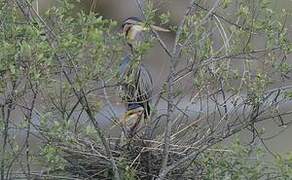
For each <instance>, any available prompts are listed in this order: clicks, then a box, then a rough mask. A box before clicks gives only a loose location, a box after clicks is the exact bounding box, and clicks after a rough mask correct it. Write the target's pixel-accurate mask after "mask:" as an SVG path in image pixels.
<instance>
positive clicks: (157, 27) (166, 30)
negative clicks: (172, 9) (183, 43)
mask: <svg viewBox="0 0 292 180" xmlns="http://www.w3.org/2000/svg"><path fill="white" fill-rule="evenodd" d="M150 26H151V28H152V29H154V30H155V31H161V32H170V30H169V29H165V28H162V27H159V26H155V25H150Z"/></svg>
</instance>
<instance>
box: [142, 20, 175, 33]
mask: <svg viewBox="0 0 292 180" xmlns="http://www.w3.org/2000/svg"><path fill="white" fill-rule="evenodd" d="M138 25H139V26H141V29H142V30H143V31H147V30H149V28H147V27H145V24H144V23H143V22H140V23H139V24H138ZM150 27H151V28H152V29H153V30H155V31H160V32H170V30H169V29H165V28H162V27H159V26H156V25H150Z"/></svg>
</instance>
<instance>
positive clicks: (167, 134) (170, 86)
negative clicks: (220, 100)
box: [158, 0, 220, 179]
mask: <svg viewBox="0 0 292 180" xmlns="http://www.w3.org/2000/svg"><path fill="white" fill-rule="evenodd" d="M219 2H220V0H217V1H216V2H215V3H214V5H213V7H212V8H211V10H210V11H209V12H208V13H207V15H206V16H205V17H204V18H203V20H202V21H205V20H207V18H209V15H210V14H211V13H213V11H214V10H215V9H216V8H217V6H218V4H219ZM194 3H195V0H192V1H191V2H190V6H189V7H188V8H187V10H186V12H185V15H184V17H183V19H182V21H181V22H180V25H179V27H178V30H177V32H176V37H175V42H174V47H173V51H172V58H171V61H170V63H171V64H170V74H169V79H168V82H167V84H168V108H167V111H168V112H167V115H168V116H167V121H166V129H165V138H164V141H165V144H164V152H163V156H164V157H163V160H162V166H161V169H160V172H159V178H158V179H164V178H165V176H166V175H167V173H168V172H169V170H168V169H169V168H168V166H167V162H168V155H169V144H170V139H171V128H172V123H171V118H172V117H171V115H172V114H173V84H174V82H175V73H176V72H175V65H176V61H177V57H178V55H179V53H178V52H177V49H178V43H179V40H180V35H181V33H182V30H183V27H184V24H185V21H186V18H187V17H188V16H189V14H190V13H191V12H192V9H193V8H194V6H193V4H194Z"/></svg>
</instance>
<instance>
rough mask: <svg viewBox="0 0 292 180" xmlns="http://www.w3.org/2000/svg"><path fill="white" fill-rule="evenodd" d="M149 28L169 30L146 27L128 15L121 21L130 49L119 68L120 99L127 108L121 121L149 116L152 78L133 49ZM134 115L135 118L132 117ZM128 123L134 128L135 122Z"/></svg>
mask: <svg viewBox="0 0 292 180" xmlns="http://www.w3.org/2000/svg"><path fill="white" fill-rule="evenodd" d="M150 29H152V30H155V31H162V32H169V30H168V29H164V28H162V27H159V26H156V25H149V26H148V27H147V26H146V25H145V23H144V22H143V21H142V20H141V19H139V18H138V17H129V18H127V19H125V20H124V21H123V23H122V31H123V35H124V37H125V39H126V42H127V45H128V46H129V47H130V49H131V52H130V53H128V54H126V56H124V57H123V59H122V62H121V64H120V68H119V72H120V79H121V81H122V83H121V90H122V99H123V100H124V102H125V104H126V108H127V112H126V113H125V116H124V118H123V119H124V120H123V121H127V119H128V120H129V119H136V121H138V120H139V119H141V118H140V116H143V118H145V119H148V118H149V116H150V111H151V108H150V103H151V98H152V93H153V80H152V76H151V73H150V72H149V71H148V69H147V68H146V67H145V66H144V65H143V63H142V62H141V59H142V57H141V56H137V54H136V51H135V49H136V48H138V47H139V45H141V43H143V42H144V41H145V32H147V31H149V30H150ZM141 112H143V113H141ZM134 116H135V117H136V118H132V117H134ZM139 121H140V120H139ZM124 124H125V123H124ZM126 124H129V123H126ZM130 124H131V126H130V127H129V129H136V127H137V122H135V121H134V122H133V123H130ZM134 127H135V128H134Z"/></svg>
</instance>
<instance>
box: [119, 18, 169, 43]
mask: <svg viewBox="0 0 292 180" xmlns="http://www.w3.org/2000/svg"><path fill="white" fill-rule="evenodd" d="M150 28H152V29H153V30H155V31H161V32H169V30H168V29H164V28H162V27H159V26H155V25H150ZM122 29H123V34H124V36H125V37H126V39H127V41H128V43H129V44H132V42H133V41H135V40H137V38H138V34H140V33H141V32H144V31H147V30H148V29H149V26H148V27H146V26H145V23H143V21H142V20H141V19H139V18H138V17H129V18H127V19H126V20H124V21H123V24H122Z"/></svg>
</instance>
